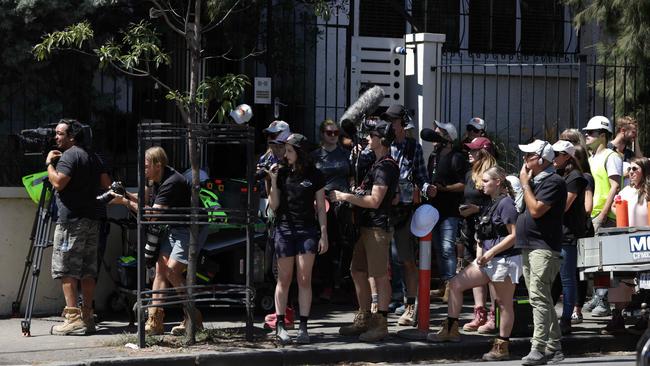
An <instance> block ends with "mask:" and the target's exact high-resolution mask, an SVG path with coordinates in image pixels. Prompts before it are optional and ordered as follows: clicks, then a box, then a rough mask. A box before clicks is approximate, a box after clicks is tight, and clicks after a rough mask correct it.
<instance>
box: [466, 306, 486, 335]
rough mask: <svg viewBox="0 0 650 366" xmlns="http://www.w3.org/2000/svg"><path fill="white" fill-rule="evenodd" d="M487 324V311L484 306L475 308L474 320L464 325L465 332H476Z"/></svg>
mask: <svg viewBox="0 0 650 366" xmlns="http://www.w3.org/2000/svg"><path fill="white" fill-rule="evenodd" d="M485 323H487V310H485V307H483V306H477V307H475V308H474V319H472V321H471V322H469V323H467V324H465V325H463V330H464V331H466V332H476V331H477V330H478V328H479V327H480V326H482V325H483V324H485Z"/></svg>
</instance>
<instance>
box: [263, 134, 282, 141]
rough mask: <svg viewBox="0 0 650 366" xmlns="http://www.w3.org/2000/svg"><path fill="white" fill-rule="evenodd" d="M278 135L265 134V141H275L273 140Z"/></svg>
mask: <svg viewBox="0 0 650 366" xmlns="http://www.w3.org/2000/svg"><path fill="white" fill-rule="evenodd" d="M279 134H280V133H279V132H276V133H267V134H266V139H267V140H275V139H276V138H277V137H278V135H279Z"/></svg>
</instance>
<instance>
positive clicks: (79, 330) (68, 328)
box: [50, 306, 87, 335]
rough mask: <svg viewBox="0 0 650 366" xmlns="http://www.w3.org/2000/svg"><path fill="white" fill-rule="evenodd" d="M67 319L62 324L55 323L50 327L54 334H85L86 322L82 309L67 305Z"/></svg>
mask: <svg viewBox="0 0 650 366" xmlns="http://www.w3.org/2000/svg"><path fill="white" fill-rule="evenodd" d="M63 314H64V317H65V320H64V321H63V323H62V324H59V325H55V326H53V327H52V329H50V334H52V335H84V334H86V330H87V329H86V324H85V323H84V321H83V319H82V318H81V309H79V308H73V307H69V306H66V307H65V309H63Z"/></svg>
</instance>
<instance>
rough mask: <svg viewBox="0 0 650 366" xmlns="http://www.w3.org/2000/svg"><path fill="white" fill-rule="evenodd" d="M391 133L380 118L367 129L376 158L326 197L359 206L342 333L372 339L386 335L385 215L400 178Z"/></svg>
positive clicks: (387, 241)
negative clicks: (353, 298)
mask: <svg viewBox="0 0 650 366" xmlns="http://www.w3.org/2000/svg"><path fill="white" fill-rule="evenodd" d="M394 138H395V133H394V131H393V129H392V126H391V124H389V123H387V122H384V121H380V122H378V123H377V125H376V126H375V127H374V129H372V130H371V131H370V133H369V135H368V144H369V147H370V149H372V150H373V152H374V154H375V156H376V160H375V162H374V164H373V165H372V167H371V168H370V170H369V171H368V173H367V174H366V177H365V178H364V179H363V182H362V183H361V185H360V187H359V188H358V189H357V191H356V192H355V193H344V192H341V191H337V190H334V191H332V192H331V193H330V200H331V201H333V202H336V201H345V202H349V203H351V204H353V205H354V206H357V207H359V208H360V209H361V215H360V226H361V232H360V236H359V239H358V240H357V242H356V244H355V246H354V252H353V253H352V263H351V265H350V272H351V273H352V279H353V281H354V286H355V289H356V293H357V301H358V302H359V311H358V312H357V315H356V316H355V318H354V321H353V323H352V324H351V325H347V326H344V327H341V329H339V333H340V334H341V335H345V336H359V339H360V340H362V341H365V342H376V341H379V340H381V339H383V338H385V337H386V336H388V323H387V318H388V303H389V302H390V295H391V287H390V280H389V277H388V255H389V248H390V241H391V239H392V237H393V228H392V227H391V226H390V223H389V216H390V211H391V206H392V201H393V198H394V197H395V192H396V190H397V183H398V180H399V167H398V165H397V163H396V162H395V160H394V159H393V158H392V157H391V156H390V146H391V143H392V142H393V139H394ZM369 278H373V279H374V281H375V285H376V287H377V295H378V298H379V304H378V312H377V313H376V314H371V313H370V306H371V292H370V283H369V281H368V279H369Z"/></svg>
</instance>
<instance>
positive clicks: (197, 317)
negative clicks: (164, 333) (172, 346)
mask: <svg viewBox="0 0 650 366" xmlns="http://www.w3.org/2000/svg"><path fill="white" fill-rule="evenodd" d="M194 321H195V322H196V327H195V329H196V330H203V314H201V311H199V309H197V308H194ZM187 322H188V319H187V317H186V316H185V315H183V321H182V322H181V323H180V324H179V325H177V326H175V327H173V328H172V335H175V336H182V335H185V328H186V327H187Z"/></svg>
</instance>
